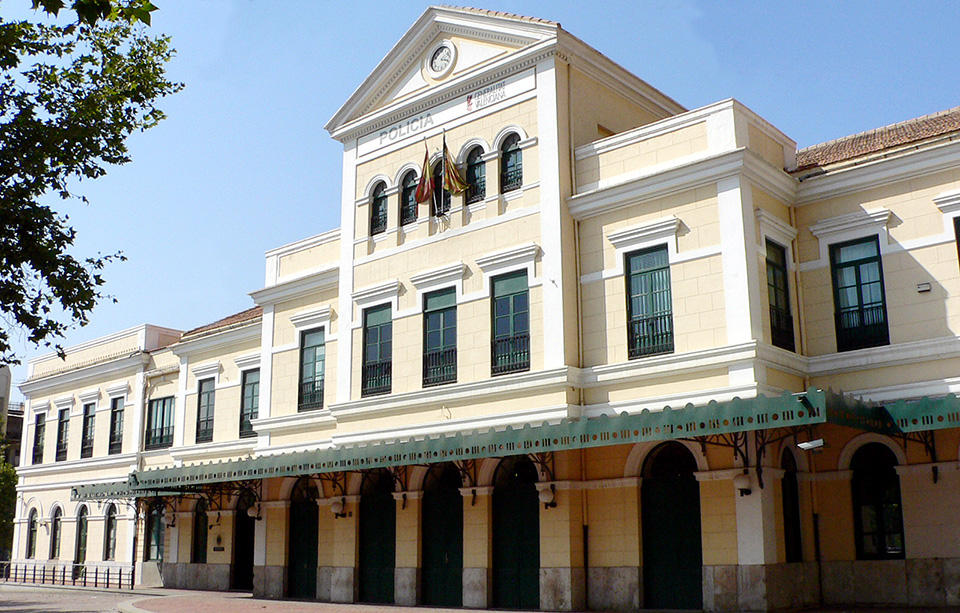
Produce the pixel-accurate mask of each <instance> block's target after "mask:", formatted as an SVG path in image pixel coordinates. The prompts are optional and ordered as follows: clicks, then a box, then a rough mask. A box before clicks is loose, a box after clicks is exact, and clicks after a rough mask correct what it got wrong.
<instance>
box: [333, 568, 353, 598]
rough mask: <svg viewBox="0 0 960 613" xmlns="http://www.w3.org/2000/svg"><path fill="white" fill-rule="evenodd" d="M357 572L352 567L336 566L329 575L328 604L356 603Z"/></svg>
mask: <svg viewBox="0 0 960 613" xmlns="http://www.w3.org/2000/svg"><path fill="white" fill-rule="evenodd" d="M358 588H359V585H357V570H356V569H355V568H353V567H352V566H336V567H334V568H332V569H331V573H330V602H356V601H357V589H358Z"/></svg>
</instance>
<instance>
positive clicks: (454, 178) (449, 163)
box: [443, 134, 468, 194]
mask: <svg viewBox="0 0 960 613" xmlns="http://www.w3.org/2000/svg"><path fill="white" fill-rule="evenodd" d="M467 187H468V186H467V182H466V181H464V180H463V177H461V176H460V172H459V171H458V170H457V165H456V164H454V163H453V157H451V155H450V150H449V149H447V135H446V134H444V135H443V189H445V190H447V191H448V192H450V193H451V194H462V193H463V192H465V191H467Z"/></svg>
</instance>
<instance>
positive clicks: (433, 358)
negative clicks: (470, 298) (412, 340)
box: [423, 287, 457, 387]
mask: <svg viewBox="0 0 960 613" xmlns="http://www.w3.org/2000/svg"><path fill="white" fill-rule="evenodd" d="M456 380H457V292H456V289H454V288H452V287H451V288H448V289H444V290H440V291H437V292H431V293H429V294H427V295H426V296H424V298H423V386H424V387H430V386H432V385H440V384H443V383H453V382H456Z"/></svg>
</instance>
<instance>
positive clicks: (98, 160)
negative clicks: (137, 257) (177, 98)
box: [0, 0, 181, 364]
mask: <svg viewBox="0 0 960 613" xmlns="http://www.w3.org/2000/svg"><path fill="white" fill-rule="evenodd" d="M34 5H35V6H42V7H44V9H45V10H47V11H48V12H56V10H58V7H62V6H63V2H62V0H35V1H34ZM147 5H149V6H147ZM90 7H93V9H90ZM110 7H112V8H110ZM118 7H119V8H118ZM151 7H152V5H150V3H149V2H143V1H142V0H135V1H131V2H125V3H119V4H116V5H115V4H114V3H112V2H109V1H107V2H102V1H100V0H77V1H76V2H74V3H73V5H72V6H71V8H72V9H73V10H75V11H76V12H77V15H78V21H77V23H74V24H71V25H68V26H59V25H49V24H40V23H32V22H26V21H16V22H5V21H3V20H2V18H0V70H2V77H0V317H2V319H3V320H4V325H3V326H2V327H0V364H4V363H14V364H15V363H18V362H19V360H18V359H17V356H16V355H15V353H14V351H13V348H12V346H11V333H12V332H13V331H14V330H18V329H22V330H24V331H25V332H26V338H27V340H28V341H30V342H31V343H34V344H43V345H47V346H50V345H54V346H56V341H57V339H59V338H62V337H63V335H64V333H65V332H66V330H68V329H69V328H71V327H72V326H74V325H81V326H82V325H85V324H86V323H87V321H88V316H89V313H90V311H91V310H92V309H93V308H94V306H95V305H96V304H97V302H98V301H99V300H101V299H103V298H104V295H103V294H102V293H101V288H102V286H103V284H104V279H103V277H102V275H101V273H102V270H103V268H104V266H105V265H106V264H107V263H108V262H110V261H112V260H115V259H123V257H122V255H120V254H112V255H111V254H107V255H103V254H100V253H98V254H96V255H95V256H91V257H84V256H80V255H74V254H72V253H71V252H70V250H71V247H72V246H73V244H74V239H75V237H76V233H75V231H74V229H73V228H72V227H71V226H70V225H69V220H68V218H67V217H66V216H63V215H60V214H58V213H57V212H56V211H54V210H53V209H52V208H51V207H50V206H49V205H48V204H47V202H48V201H51V200H53V201H55V197H56V196H59V197H60V198H63V199H68V198H79V199H80V200H82V201H84V202H86V198H84V197H83V196H82V195H81V194H78V193H76V192H75V189H76V187H77V185H78V184H79V183H81V182H82V180H86V179H96V178H97V177H100V176H102V175H103V174H105V172H106V167H107V166H109V165H112V164H125V163H127V162H129V161H130V157H129V154H128V150H127V146H126V139H127V137H128V136H129V135H130V134H131V133H132V132H134V131H136V130H144V129H147V128H150V127H153V126H154V125H156V124H157V122H159V121H160V120H161V119H163V117H164V115H163V112H162V111H160V110H159V109H158V108H157V107H156V106H155V103H156V101H157V100H159V99H160V98H162V97H164V96H166V95H168V94H171V93H173V92H176V91H178V90H179V89H180V87H181V86H180V85H179V84H176V83H172V82H170V81H169V80H167V78H166V75H165V71H164V69H165V64H166V62H167V61H168V60H169V59H170V57H171V56H172V53H173V52H172V49H171V48H170V46H169V39H167V38H166V37H150V36H148V35H146V34H145V33H144V31H143V29H142V27H140V26H139V25H135V24H134V23H132V19H133V20H139V21H143V19H142V18H140V19H137V18H136V16H134V17H133V18H130V17H125V16H124V15H123V14H120V17H121V18H119V19H111V17H116V14H115V11H118V10H121V9H125V8H126V9H137V10H146V11H147V12H146V18H147V19H149V10H152V8H151ZM107 8H110V11H107V12H104V11H106V9H107ZM85 11H86V12H85ZM91 11H92V12H91ZM97 11H99V12H97ZM57 350H58V351H59V350H60V348H59V346H57Z"/></svg>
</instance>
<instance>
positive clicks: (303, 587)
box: [287, 499, 319, 600]
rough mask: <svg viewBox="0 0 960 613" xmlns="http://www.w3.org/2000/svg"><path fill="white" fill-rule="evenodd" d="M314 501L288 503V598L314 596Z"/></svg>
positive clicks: (315, 551) (315, 503)
mask: <svg viewBox="0 0 960 613" xmlns="http://www.w3.org/2000/svg"><path fill="white" fill-rule="evenodd" d="M318 519H319V518H318V508H317V501H316V500H313V499H310V500H297V501H293V502H291V504H290V575H289V583H288V585H289V589H288V590H287V591H288V593H289V595H290V598H304V599H308V600H316V598H317V538H318V536H319V535H318V528H317V522H318Z"/></svg>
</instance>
